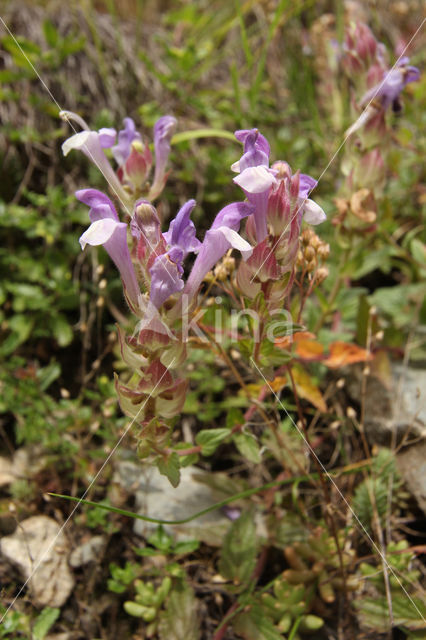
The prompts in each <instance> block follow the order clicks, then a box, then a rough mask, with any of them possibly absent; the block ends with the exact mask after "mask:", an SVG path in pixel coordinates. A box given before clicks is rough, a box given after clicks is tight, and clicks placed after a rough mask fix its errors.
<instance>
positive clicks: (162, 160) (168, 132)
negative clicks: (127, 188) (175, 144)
mask: <svg viewBox="0 0 426 640" xmlns="http://www.w3.org/2000/svg"><path fill="white" fill-rule="evenodd" d="M176 125H177V120H176V118H173V116H163V117H162V118H160V119H159V120H157V122H156V123H155V125H154V150H155V173H154V181H153V183H152V186H151V189H150V191H149V199H150V200H154V199H155V198H156V197H157V196H158V195H159V194H160V193H161V191H162V190H163V188H164V185H165V183H166V179H167V175H166V164H167V160H168V158H169V154H170V140H171V139H172V136H173V134H174V132H175V129H176Z"/></svg>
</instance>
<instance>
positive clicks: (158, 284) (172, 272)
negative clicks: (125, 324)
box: [149, 200, 201, 309]
mask: <svg viewBox="0 0 426 640" xmlns="http://www.w3.org/2000/svg"><path fill="white" fill-rule="evenodd" d="M195 204H196V202H195V200H188V202H186V203H185V204H184V205H183V207H181V209H180V210H179V212H178V214H177V215H176V218H175V219H174V220H172V221H171V223H170V227H169V230H168V231H167V232H166V233H163V238H164V240H165V242H166V243H167V248H168V250H167V253H164V254H163V255H160V256H157V258H156V259H155V261H154V264H153V266H152V267H151V269H150V270H149V272H150V274H151V291H150V300H151V302H152V303H153V304H154V305H155V307H157V309H158V308H159V307H160V306H161V305H162V304H163V302H165V301H166V300H167V299H168V298H169V297H170V296H171V295H173V294H174V293H178V292H179V291H182V289H183V287H184V283H183V280H182V274H183V266H182V264H183V261H184V259H185V257H186V256H187V255H188V253H190V252H194V253H197V252H198V251H199V249H200V247H201V242H200V241H199V240H197V238H196V237H195V226H194V223H193V222H192V220H190V215H191V212H192V210H193V208H194V207H195Z"/></svg>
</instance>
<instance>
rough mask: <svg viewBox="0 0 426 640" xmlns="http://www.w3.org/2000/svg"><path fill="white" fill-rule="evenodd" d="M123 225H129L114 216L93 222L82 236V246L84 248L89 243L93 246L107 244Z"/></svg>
mask: <svg viewBox="0 0 426 640" xmlns="http://www.w3.org/2000/svg"><path fill="white" fill-rule="evenodd" d="M123 225H124V226H127V225H126V224H125V223H124V222H117V221H116V220H113V218H104V219H103V220H96V221H95V222H92V224H91V225H90V227H89V228H88V229H86V231H85V232H84V233H83V235H82V236H80V240H79V242H80V245H81V248H82V249H84V248H85V246H86V245H87V244H90V246H92V247H96V246H98V245H100V244H105V242H108V240H109V239H110V238H111V237H112V235H113V234H114V231H115V230H116V229H117V227H120V226H123Z"/></svg>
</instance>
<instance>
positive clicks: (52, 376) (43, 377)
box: [37, 362, 61, 391]
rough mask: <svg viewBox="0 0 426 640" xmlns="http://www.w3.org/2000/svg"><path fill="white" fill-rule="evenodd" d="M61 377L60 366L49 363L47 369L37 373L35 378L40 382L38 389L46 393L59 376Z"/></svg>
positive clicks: (44, 368) (56, 363) (55, 363)
mask: <svg viewBox="0 0 426 640" xmlns="http://www.w3.org/2000/svg"><path fill="white" fill-rule="evenodd" d="M60 375H61V366H60V365H59V363H58V362H51V363H50V364H49V365H48V366H47V367H43V369H39V370H38V371H37V378H38V379H39V381H40V389H41V390H42V391H46V389H48V388H49V387H50V385H51V384H52V382H54V381H55V380H56V379H57V378H59V376H60Z"/></svg>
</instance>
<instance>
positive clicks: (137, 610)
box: [123, 600, 157, 622]
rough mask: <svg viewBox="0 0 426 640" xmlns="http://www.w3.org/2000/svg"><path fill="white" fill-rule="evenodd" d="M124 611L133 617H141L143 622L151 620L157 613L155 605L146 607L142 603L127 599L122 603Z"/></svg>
mask: <svg viewBox="0 0 426 640" xmlns="http://www.w3.org/2000/svg"><path fill="white" fill-rule="evenodd" d="M123 606H124V611H125V612H126V613H128V614H129V616H133V617H135V618H142V619H143V620H145V622H152V621H153V620H154V618H155V617H156V615H157V609H156V608H155V607H146V606H145V605H143V604H138V603H137V602H132V601H130V600H128V601H127V602H125V603H124V605H123Z"/></svg>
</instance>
